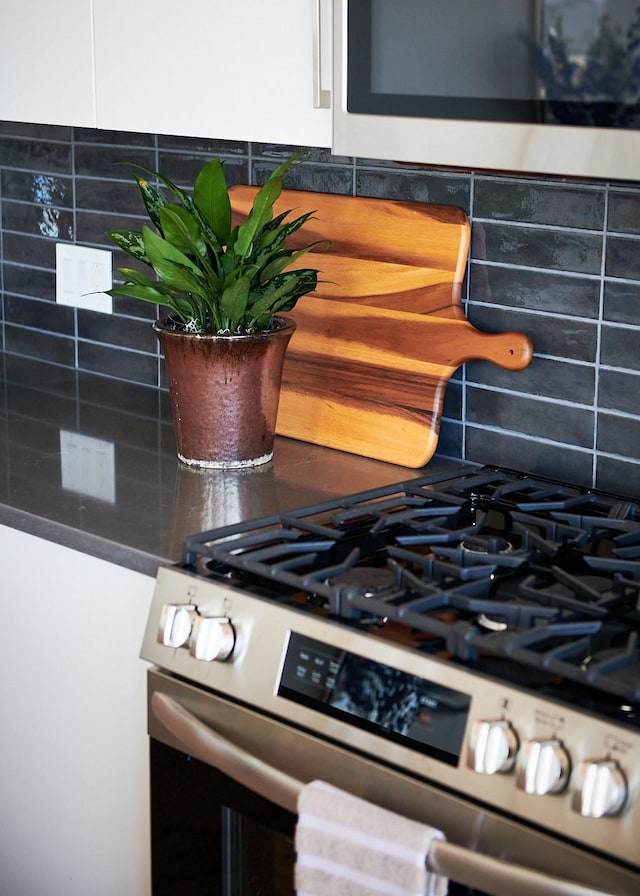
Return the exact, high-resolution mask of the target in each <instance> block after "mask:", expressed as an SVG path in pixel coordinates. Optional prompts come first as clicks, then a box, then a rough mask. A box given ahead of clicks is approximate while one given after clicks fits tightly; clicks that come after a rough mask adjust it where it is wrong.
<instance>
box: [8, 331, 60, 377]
mask: <svg viewBox="0 0 640 896" xmlns="http://www.w3.org/2000/svg"><path fill="white" fill-rule="evenodd" d="M4 331H5V349H6V351H8V352H13V353H14V354H16V355H25V356H26V357H29V358H37V359H38V360H41V361H49V362H50V363H52V364H62V365H64V366H65V367H74V366H75V356H76V352H75V342H74V340H73V339H72V338H71V337H68V336H54V335H52V334H51V333H40V332H38V331H36V330H28V329H25V328H24V327H16V326H13V325H12V324H10V323H5V327H4Z"/></svg>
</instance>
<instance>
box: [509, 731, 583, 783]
mask: <svg viewBox="0 0 640 896" xmlns="http://www.w3.org/2000/svg"><path fill="white" fill-rule="evenodd" d="M570 774H571V760H570V759H569V754H568V753H567V751H566V750H565V748H564V746H563V744H562V742H561V741H559V740H556V739H555V738H549V739H548V740H538V739H535V738H534V739H532V740H527V741H525V742H524V744H523V747H522V750H521V751H520V753H519V754H518V776H517V780H516V783H517V785H518V787H520V788H521V789H522V790H524V791H525V792H526V793H533V794H537V795H538V796H544V795H545V794H547V793H560V791H561V790H564V788H565V787H566V786H567V782H568V781H569V775H570Z"/></svg>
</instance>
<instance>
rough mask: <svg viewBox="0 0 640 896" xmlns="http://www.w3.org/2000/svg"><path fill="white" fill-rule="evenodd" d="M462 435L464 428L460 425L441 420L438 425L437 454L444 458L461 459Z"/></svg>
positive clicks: (456, 422) (451, 421)
mask: <svg viewBox="0 0 640 896" xmlns="http://www.w3.org/2000/svg"><path fill="white" fill-rule="evenodd" d="M463 435H464V427H463V426H462V424H461V423H459V422H458V421H454V420H449V419H446V418H443V419H442V421H441V423H440V433H439V435H438V445H437V448H436V451H437V453H438V454H442V455H445V456H446V457H462V445H463V441H462V440H463Z"/></svg>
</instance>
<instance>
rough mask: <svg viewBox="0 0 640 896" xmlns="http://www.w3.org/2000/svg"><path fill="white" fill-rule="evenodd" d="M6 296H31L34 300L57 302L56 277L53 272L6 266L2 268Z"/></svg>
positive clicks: (11, 265) (19, 266) (23, 266)
mask: <svg viewBox="0 0 640 896" xmlns="http://www.w3.org/2000/svg"><path fill="white" fill-rule="evenodd" d="M2 275H3V281H4V289H5V294H6V295H7V296H8V295H10V294H12V293H13V294H15V295H20V296H30V297H31V298H34V299H46V300H47V301H50V302H55V300H56V275H55V271H53V270H44V269H42V268H32V267H26V266H25V265H22V264H8V263H7V264H4V265H3V267H2Z"/></svg>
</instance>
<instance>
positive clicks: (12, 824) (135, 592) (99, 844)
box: [0, 526, 154, 896]
mask: <svg viewBox="0 0 640 896" xmlns="http://www.w3.org/2000/svg"><path fill="white" fill-rule="evenodd" d="M0 569H1V570H2V572H1V573H0V612H1V613H2V632H3V635H4V637H3V639H2V648H1V649H0V893H2V894H11V896H52V894H64V896H87V894H91V896H114V894H118V896H148V893H149V890H150V882H149V877H150V871H149V868H150V861H149V792H148V738H147V734H146V664H145V663H144V662H143V661H142V660H140V659H139V651H140V644H141V643H142V635H143V631H144V626H145V622H146V618H147V614H148V611H149V604H150V601H151V593H152V590H153V582H154V580H153V579H152V578H150V577H148V576H144V575H141V574H139V573H136V572H132V571H131V570H127V569H123V568H122V567H120V566H115V565H113V564H111V563H106V562H104V561H102V560H97V559H96V558H94V557H89V556H87V555H85V554H82V553H78V552H76V551H72V550H69V549H67V548H63V547H60V546H59V545H56V544H53V543H51V542H48V541H44V540H42V539H39V538H35V537H33V536H31V535H27V534H25V533H23V532H18V531H15V530H13V529H10V528H7V527H4V526H0Z"/></svg>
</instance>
